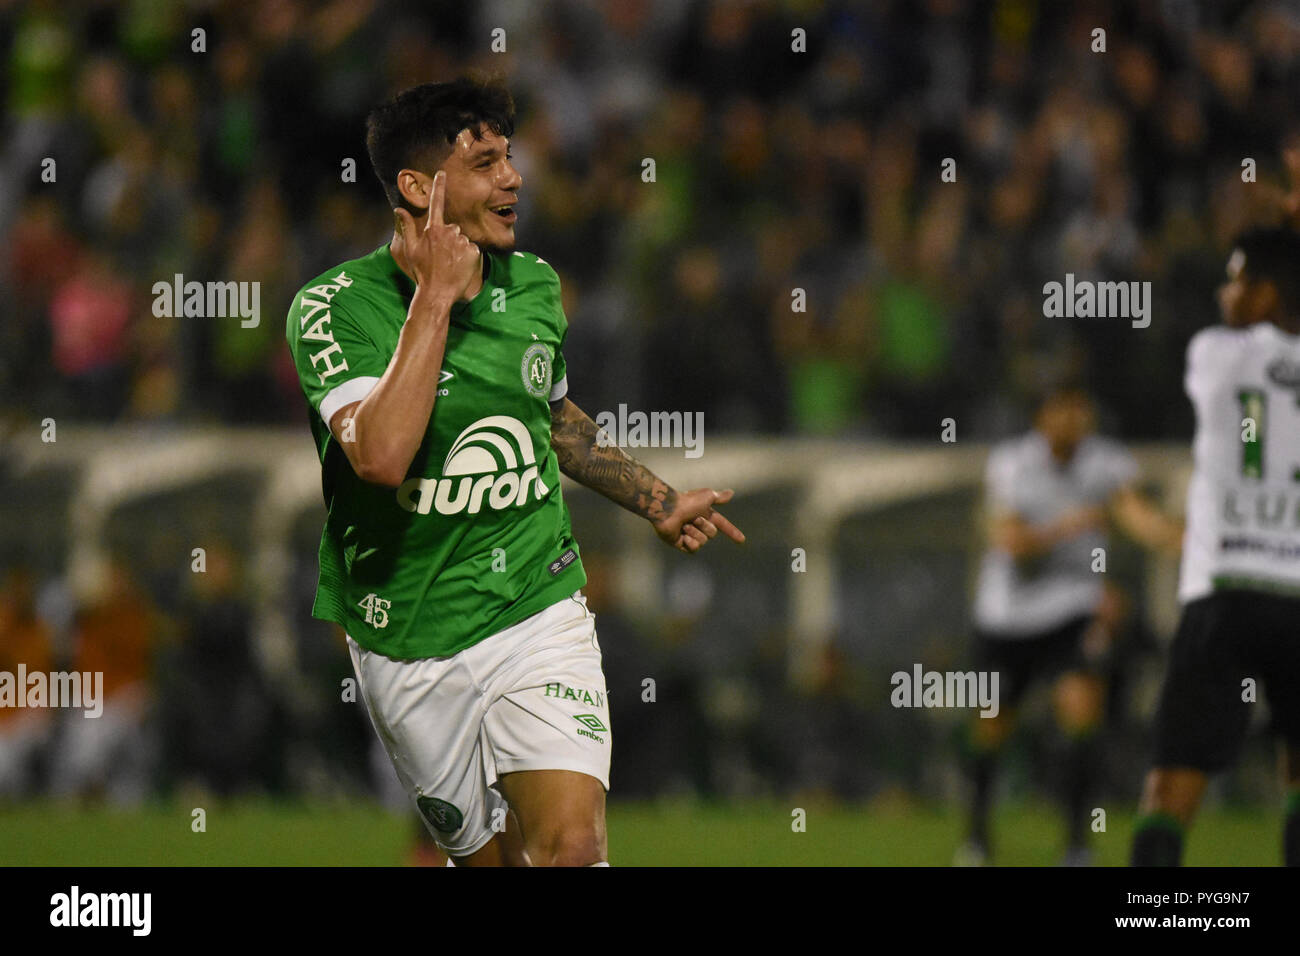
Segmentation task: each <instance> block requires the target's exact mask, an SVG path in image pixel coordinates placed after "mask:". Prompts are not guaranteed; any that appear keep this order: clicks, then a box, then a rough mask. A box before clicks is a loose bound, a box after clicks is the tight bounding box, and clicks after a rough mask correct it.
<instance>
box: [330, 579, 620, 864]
mask: <svg viewBox="0 0 1300 956" xmlns="http://www.w3.org/2000/svg"><path fill="white" fill-rule="evenodd" d="M348 650H349V652H350V653H351V655H352V667H353V669H354V670H355V671H356V675H357V683H358V685H359V686H360V688H361V694H362V697H363V699H364V700H365V702H366V708H367V710H368V711H369V712H370V719H371V721H372V722H373V723H374V726H375V730H376V732H377V733H378V734H379V738H380V740H382V741H383V743H384V747H385V749H386V750H387V751H388V755H389V757H390V758H392V761H393V767H394V769H395V770H396V771H397V776H398V779H400V780H401V782H402V786H403V787H405V789H406V791H407V793H409V794H410V795H411V797H412V798H413V799H414V800H415V803H416V807H417V808H418V809H419V811H420V815H421V817H422V818H423V819H424V822H425V825H426V826H427V827H428V828H429V832H430V833H431V834H433V838H434V840H435V841H436V842H437V844H438V846H440V847H441V848H442V849H443V851H444V852H446V853H447V854H448V855H449V856H455V857H460V856H468V855H469V854H471V853H473V852H475V851H476V850H478V849H480V848H481V847H483V846H484V845H485V844H486V843H487V842H488V841H489V840H490V839H492V836H493V834H494V833H496V832H500V831H502V830H504V828H505V819H506V802H505V799H504V798H503V797H502V796H501V794H500V792H499V790H498V789H497V782H498V780H499V779H500V777H501V775H503V774H507V773H513V772H515V771H521V770H573V771H577V772H578V773H585V774H587V775H589V776H592V777H595V778H596V779H597V780H599V781H600V783H601V785H602V786H603V787H604V788H605V789H606V790H608V789H609V753H610V746H611V740H612V737H611V733H610V729H609V701H608V699H607V697H606V689H605V676H604V674H603V673H602V672H601V665H600V645H599V643H597V641H596V616H595V615H594V614H593V613H592V612H591V611H589V610H588V609H587V600H586V598H585V597H583V595H582V593H581V592H574V594H573V595H572V596H571V597H568V598H565V599H564V600H563V601H559V602H557V603H556V604H552V605H551V606H550V607H548V608H546V609H545V610H543V611H540V612H538V613H537V614H534V615H533V616H532V617H530V618H527V619H525V620H523V621H521V622H519V623H518V624H516V625H514V626H513V627H508V628H506V629H505V630H504V631H500V632H498V633H496V634H493V635H492V636H491V637H488V638H485V639H484V640H482V641H480V642H479V643H477V644H475V645H474V646H473V647H468V648H466V649H465V650H463V651H460V652H459V653H457V654H454V655H452V656H451V657H431V658H424V659H422V660H415V661H397V660H393V659H391V658H388V657H384V656H383V655H382V654H376V653H374V652H373V651H368V650H366V649H365V648H363V647H361V646H360V645H358V644H357V643H356V642H355V641H353V640H352V638H351V637H349V638H348Z"/></svg>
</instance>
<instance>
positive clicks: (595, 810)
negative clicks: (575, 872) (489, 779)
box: [493, 770, 609, 866]
mask: <svg viewBox="0 0 1300 956" xmlns="http://www.w3.org/2000/svg"><path fill="white" fill-rule="evenodd" d="M500 787H501V793H502V794H503V795H504V796H505V798H506V802H507V803H508V804H510V810H511V813H512V814H513V815H515V817H516V819H517V820H518V822H519V828H520V835H521V836H522V844H523V852H524V853H525V854H526V856H527V861H528V863H529V864H530V865H532V866H591V865H592V864H593V863H602V862H605V861H606V859H607V858H608V856H609V848H608V841H607V839H606V835H605V788H604V786H603V785H602V784H601V782H600V781H599V780H597V779H596V778H595V777H592V776H589V775H588V774H585V773H577V772H575V771H572V770H520V771H516V772H514V773H506V774H502V775H501V779H500ZM493 842H494V843H495V842H496V841H493Z"/></svg>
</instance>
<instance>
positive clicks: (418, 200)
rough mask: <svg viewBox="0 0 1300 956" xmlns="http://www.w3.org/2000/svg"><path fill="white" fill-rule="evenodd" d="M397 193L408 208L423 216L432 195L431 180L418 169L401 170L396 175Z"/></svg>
mask: <svg viewBox="0 0 1300 956" xmlns="http://www.w3.org/2000/svg"><path fill="white" fill-rule="evenodd" d="M397 191H398V192H399V193H401V194H402V198H403V199H405V200H406V203H407V205H408V206H410V207H411V208H413V209H414V210H415V211H416V212H417V213H418V214H420V215H423V214H424V212H425V211H426V210H427V209H428V208H429V199H430V197H431V196H432V195H433V178H432V177H431V176H428V175H426V174H425V173H422V172H420V171H419V170H418V169H403V170H400V171H399V172H398V173H397Z"/></svg>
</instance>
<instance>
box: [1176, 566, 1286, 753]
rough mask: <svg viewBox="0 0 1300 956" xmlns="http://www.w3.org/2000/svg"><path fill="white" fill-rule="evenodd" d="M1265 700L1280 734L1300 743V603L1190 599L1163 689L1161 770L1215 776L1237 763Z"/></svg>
mask: <svg viewBox="0 0 1300 956" xmlns="http://www.w3.org/2000/svg"><path fill="white" fill-rule="evenodd" d="M1247 678H1250V679H1252V680H1253V681H1254V684H1253V686H1254V687H1255V693H1254V694H1248V693H1247V688H1248V687H1250V686H1252V685H1247V684H1244V683H1243V682H1244V681H1245V680H1246V679H1247ZM1261 689H1262V690H1263V691H1264V693H1263V694H1262V695H1261V694H1260V693H1259V690H1261ZM1249 697H1253V698H1254V701H1251V700H1247V699H1243V698H1249ZM1261 699H1267V701H1268V709H1269V714H1270V716H1271V718H1272V726H1273V730H1274V731H1275V732H1277V733H1278V734H1280V735H1281V736H1282V738H1283V739H1285V740H1286V741H1287V742H1289V743H1291V744H1292V745H1297V744H1300V598H1296V597H1288V596H1283V595H1278V594H1269V593H1266V592H1263V591H1247V590H1225V591H1216V592H1215V593H1213V594H1210V595H1207V596H1206V597H1203V598H1200V599H1199V600H1196V601H1191V602H1189V603H1188V604H1187V605H1186V606H1185V607H1184V608H1183V613H1182V617H1181V618H1180V620H1179V622H1178V633H1177V634H1176V635H1175V636H1174V642H1173V646H1172V647H1171V648H1170V651H1169V666H1168V669H1167V670H1166V672H1165V683H1164V687H1163V688H1162V689H1161V691H1160V705H1159V708H1158V709H1157V711H1156V740H1155V765H1156V766H1157V767H1191V768H1193V769H1196V770H1201V771H1204V772H1205V773H1216V772H1217V771H1220V770H1223V769H1224V768H1226V767H1227V766H1229V765H1230V764H1232V763H1234V762H1236V759H1237V756H1238V754H1239V753H1240V751H1241V745H1242V743H1243V742H1244V741H1245V739H1246V733H1247V731H1248V730H1249V729H1250V719H1251V715H1252V713H1253V711H1254V708H1256V707H1258V706H1259V701H1260V700H1261Z"/></svg>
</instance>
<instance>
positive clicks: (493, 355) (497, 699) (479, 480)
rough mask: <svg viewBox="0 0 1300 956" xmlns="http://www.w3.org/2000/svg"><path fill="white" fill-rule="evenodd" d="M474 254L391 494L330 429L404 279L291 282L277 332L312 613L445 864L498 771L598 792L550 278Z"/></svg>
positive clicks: (355, 387) (483, 825)
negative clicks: (312, 497)
mask: <svg viewBox="0 0 1300 956" xmlns="http://www.w3.org/2000/svg"><path fill="white" fill-rule="evenodd" d="M483 259H484V279H483V287H482V289H481V290H480V291H479V292H478V294H477V295H476V296H475V297H474V298H473V299H472V300H471V301H469V302H460V303H457V304H456V305H455V306H454V307H453V308H452V310H451V316H450V324H449V328H448V332H447V345H446V350H445V354H444V358H443V364H442V370H441V374H440V377H439V382H438V394H437V398H436V401H435V403H434V410H433V414H432V415H431V416H430V419H429V423H428V427H427V431H426V433H425V437H424V440H423V441H422V443H421V445H420V447H419V449H418V450H417V452H416V454H415V457H414V459H413V460H412V462H411V465H410V468H409V469H408V471H407V474H406V478H405V480H404V481H403V482H402V484H401V485H400V486H399V487H398V488H396V489H393V488H386V487H383V486H380V485H375V484H370V483H368V482H365V481H362V480H361V479H360V478H358V477H357V475H356V473H355V472H354V471H353V469H352V466H351V464H350V463H349V461H348V459H347V456H346V454H345V453H344V451H343V449H342V448H341V447H340V446H339V444H338V441H337V440H336V439H335V437H334V435H333V434H332V433H331V432H330V428H329V422H330V418H331V417H332V416H333V415H334V414H335V413H336V412H337V411H338V410H339V409H340V408H343V407H345V406H347V405H349V404H351V403H352V402H356V401H360V400H361V399H364V398H365V397H366V395H367V394H369V392H370V390H371V389H372V388H374V386H375V385H376V384H377V383H378V381H379V379H380V377H381V376H382V375H383V374H384V372H385V371H386V370H387V368H388V365H389V363H390V362H391V361H392V358H393V354H394V352H395V351H396V348H397V342H398V337H399V335H400V334H401V330H402V326H403V324H404V323H405V321H406V315H407V310H408V308H409V307H410V302H411V297H412V296H413V295H414V293H415V283H414V282H413V281H412V280H411V279H410V278H409V277H408V276H407V275H406V274H405V273H404V272H402V270H401V269H400V268H399V267H398V266H397V263H396V262H395V261H394V260H393V257H392V255H391V253H390V252H389V248H388V246H383V247H381V248H379V249H377V250H375V251H374V252H372V253H371V254H369V255H367V256H364V257H362V258H360V259H354V260H352V261H350V262H345V263H343V264H342V265H340V266H337V267H335V268H334V269H331V270H329V271H328V272H325V273H323V274H322V275H320V276H318V277H317V278H315V279H313V280H312V281H311V282H309V283H308V284H307V285H306V286H304V287H303V289H302V290H301V291H300V292H299V293H298V295H297V296H296V297H295V298H294V301H293V305H292V306H291V308H290V310H289V316H288V320H287V327H286V335H287V338H288V341H289V346H290V350H291V352H292V353H293V358H294V363H295V366H296V368H297V371H298V378H299V381H300V383H301V385H302V390H303V394H304V395H305V396H306V398H307V401H308V402H309V404H310V405H311V407H312V409H313V410H314V414H313V415H312V418H311V428H312V435H313V437H314V438H315V441H316V448H317V452H318V454H319V456H320V461H321V471H322V486H323V491H324V496H325V505H326V508H327V509H328V517H327V518H326V522H325V530H324V533H323V534H322V536H321V545H320V554H319V557H320V577H319V580H318V584H317V590H316V600H315V604H314V605H313V609H312V613H313V615H314V616H316V617H319V618H322V619H324V620H329V621H334V622H337V623H338V624H340V625H342V626H343V628H344V630H345V631H346V633H347V635H348V638H349V646H350V649H351V651H352V655H353V662H354V665H355V667H356V671H357V677H358V681H359V682H360V684H361V688H362V692H363V695H364V697H365V700H366V703H367V706H368V707H369V709H370V712H371V716H372V719H373V720H374V723H375V727H376V730H377V731H378V733H379V735H380V738H381V739H382V740H383V742H384V744H385V746H386V747H387V748H388V752H389V755H390V756H391V757H392V758H393V762H394V766H395V767H396V768H397V771H398V776H399V777H400V778H401V779H402V782H403V783H404V784H405V785H406V786H407V788H408V791H409V792H410V793H411V795H412V797H413V798H414V799H416V801H417V805H418V806H419V809H420V811H421V813H422V815H423V816H424V818H425V821H426V823H427V824H428V825H429V827H430V830H431V831H432V832H433V834H434V837H435V839H437V840H438V842H439V843H440V844H441V845H442V846H443V847H444V849H447V850H448V851H449V852H452V853H453V854H454V855H464V854H467V853H470V852H473V851H474V850H476V849H478V848H479V847H481V846H482V845H483V844H485V843H486V842H487V841H488V840H489V839H490V838H491V836H492V829H491V827H492V824H493V823H494V822H496V821H495V820H493V818H492V814H491V811H492V810H493V809H496V808H497V807H498V806H499V805H500V798H499V797H498V796H496V795H494V794H493V793H492V792H491V787H492V785H493V784H494V783H495V782H496V777H497V774H499V773H506V772H510V771H511V770H524V769H568V770H578V771H580V772H585V773H588V774H590V775H591V776H594V777H596V778H597V779H599V780H600V781H601V782H602V784H604V785H605V786H606V787H607V788H608V776H609V750H610V747H609V740H610V733H609V729H608V728H609V716H608V710H607V707H606V703H605V682H604V678H603V676H601V670H600V650H599V646H598V645H597V643H596V641H595V628H594V617H593V616H592V615H591V613H590V612H589V611H587V610H586V606H585V602H582V601H581V600H580V599H579V600H574V597H575V596H576V595H577V592H578V591H579V589H580V588H581V587H582V586H583V585H584V584H586V573H585V571H584V570H583V567H582V560H581V557H580V554H579V551H578V545H577V543H576V542H575V541H574V539H573V533H572V530H571V528H570V522H569V513H568V509H567V508H566V507H565V504H564V501H563V499H562V497H561V495H560V470H559V464H558V462H557V460H556V457H555V453H554V451H553V450H552V449H551V414H550V404H549V403H550V402H554V401H559V400H560V399H561V398H563V397H564V396H565V394H566V392H567V388H568V382H567V378H566V374H565V365H564V357H563V353H562V351H561V349H562V347H563V344H564V337H565V334H566V331H567V322H566V321H565V317H564V311H563V309H562V308H561V304H560V283H559V278H558V276H556V274H555V270H553V269H552V268H551V267H550V266H549V265H547V264H546V263H545V262H543V261H542V260H541V259H539V258H537V257H536V256H534V255H531V254H527V253H523V252H514V253H510V254H500V253H489V252H484V255H483ZM343 437H345V438H346V437H347V436H346V431H345V432H344V436H343ZM579 610H580V611H581V613H580V614H579V613H578V611H579ZM588 632H589V633H588ZM557 635H561V636H560V637H558V638H557ZM577 635H580V638H579V637H578V636H577ZM557 639H558V640H559V641H560V645H559V646H560V647H561V649H562V650H563V653H558V652H557V650H556V645H555V642H556V640H557ZM530 641H531V642H533V643H536V644H537V647H536V648H535V649H536V650H537V651H538V652H537V653H533V650H534V648H531V647H530ZM543 649H544V652H543ZM467 652H473V654H468V653H467ZM471 658H472V659H471ZM449 660H451V661H460V664H459V665H456V666H452V665H448V666H446V667H443V666H442V665H444V664H446V662H447V661H449ZM440 668H441V669H440ZM449 673H453V674H456V675H459V676H458V677H455V678H448V677H447V674H449ZM399 675H400V676H399ZM554 687H560V688H564V689H566V690H569V689H571V690H575V691H577V690H581V691H582V692H583V696H578V697H576V698H567V699H566V698H565V696H564V695H563V694H562V693H561V694H559V695H557V694H549V695H548V694H547V690H548V688H552V689H553V688H554ZM534 696H536V697H538V700H539V701H541V702H542V703H541V704H539V705H537V706H524V705H521V703H520V701H521V700H531V698H532V697H534ZM597 701H598V703H597ZM557 707H560V708H562V710H561V711H558V712H557V711H556V710H555V708H557ZM566 711H572V712H571V713H567V712H566ZM561 717H562V718H563V719H560V718H561ZM597 727H598V728H599V729H596V728H597ZM498 747H504V748H506V750H505V751H503V752H497V751H496V750H495V748H498ZM498 816H499V815H498Z"/></svg>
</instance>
